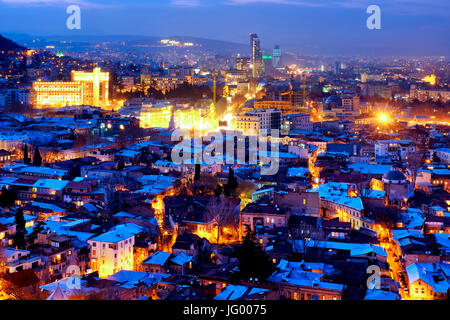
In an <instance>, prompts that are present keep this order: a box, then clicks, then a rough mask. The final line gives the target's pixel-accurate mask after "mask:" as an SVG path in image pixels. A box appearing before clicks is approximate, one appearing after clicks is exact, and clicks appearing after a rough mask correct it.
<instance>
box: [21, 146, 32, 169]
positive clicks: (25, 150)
mask: <svg viewBox="0 0 450 320" xmlns="http://www.w3.org/2000/svg"><path fill="white" fill-rule="evenodd" d="M23 163H24V164H27V165H29V164H30V163H31V159H30V155H29V154H28V145H27V144H26V143H25V146H24V148H23Z"/></svg>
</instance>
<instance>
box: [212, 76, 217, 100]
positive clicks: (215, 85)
mask: <svg viewBox="0 0 450 320" xmlns="http://www.w3.org/2000/svg"><path fill="white" fill-rule="evenodd" d="M212 75H213V83H214V87H213V104H214V108H215V107H216V102H217V73H216V72H215V71H214V72H213V74H212Z"/></svg>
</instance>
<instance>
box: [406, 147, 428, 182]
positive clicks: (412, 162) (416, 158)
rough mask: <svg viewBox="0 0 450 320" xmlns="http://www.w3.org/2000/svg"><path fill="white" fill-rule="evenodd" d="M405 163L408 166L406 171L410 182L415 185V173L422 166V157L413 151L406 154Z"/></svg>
mask: <svg viewBox="0 0 450 320" xmlns="http://www.w3.org/2000/svg"><path fill="white" fill-rule="evenodd" d="M406 163H407V165H408V170H409V172H410V173H411V179H412V182H413V183H414V184H416V179H417V173H418V172H419V169H420V168H421V167H422V166H423V165H424V156H423V154H422V153H420V152H418V151H415V152H413V153H410V154H408V159H407V161H406Z"/></svg>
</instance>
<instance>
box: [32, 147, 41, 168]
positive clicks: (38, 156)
mask: <svg viewBox="0 0 450 320" xmlns="http://www.w3.org/2000/svg"><path fill="white" fill-rule="evenodd" d="M33 166H35V167H40V166H42V157H41V153H40V152H39V147H36V148H35V149H34V157H33Z"/></svg>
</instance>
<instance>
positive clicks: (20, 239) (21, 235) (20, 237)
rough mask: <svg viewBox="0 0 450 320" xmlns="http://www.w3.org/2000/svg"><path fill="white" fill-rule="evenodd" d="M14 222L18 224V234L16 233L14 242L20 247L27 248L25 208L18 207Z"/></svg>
mask: <svg viewBox="0 0 450 320" xmlns="http://www.w3.org/2000/svg"><path fill="white" fill-rule="evenodd" d="M14 223H15V224H16V234H15V235H14V244H15V246H16V248H18V249H25V247H26V241H25V236H26V233H27V231H26V229H25V217H24V216H23V210H22V209H21V208H19V209H17V211H16V215H15V217H14Z"/></svg>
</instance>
